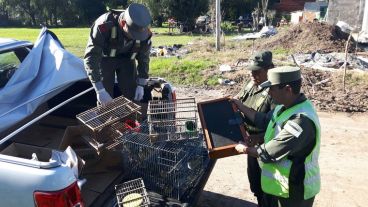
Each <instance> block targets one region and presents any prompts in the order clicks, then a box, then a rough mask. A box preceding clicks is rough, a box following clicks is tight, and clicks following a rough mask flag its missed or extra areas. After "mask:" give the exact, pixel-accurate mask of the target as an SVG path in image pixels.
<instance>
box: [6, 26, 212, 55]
mask: <svg viewBox="0 0 368 207" xmlns="http://www.w3.org/2000/svg"><path fill="white" fill-rule="evenodd" d="M50 30H51V31H52V32H54V33H55V34H56V36H58V38H59V39H60V41H61V42H62V44H63V45H64V47H65V48H66V49H67V50H68V51H69V52H71V53H73V54H75V55H76V56H78V57H80V58H82V57H83V55H84V50H85V48H86V44H87V40H88V36H89V31H90V28H86V27H85V28H53V29H50ZM40 31H41V30H40V29H35V28H6V29H0V37H3V38H12V39H17V40H27V41H30V42H33V43H34V42H35V41H36V39H37V37H38V34H39V33H40ZM152 31H153V32H156V33H157V34H154V35H153V36H152V43H153V46H161V45H173V44H182V45H186V44H188V43H189V42H193V41H195V39H198V38H201V39H211V38H213V37H212V36H211V35H209V36H208V35H188V34H177V33H174V34H172V35H169V34H167V32H168V28H152Z"/></svg>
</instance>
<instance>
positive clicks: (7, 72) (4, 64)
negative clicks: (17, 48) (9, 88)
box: [0, 51, 20, 88]
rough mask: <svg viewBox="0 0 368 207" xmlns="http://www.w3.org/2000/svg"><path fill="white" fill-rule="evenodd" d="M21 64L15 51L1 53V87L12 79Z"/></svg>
mask: <svg viewBox="0 0 368 207" xmlns="http://www.w3.org/2000/svg"><path fill="white" fill-rule="evenodd" d="M19 64H20V60H19V58H18V57H17V55H16V54H15V52H14V51H8V52H4V53H0V88H2V87H4V86H5V85H6V83H7V82H8V81H9V80H10V78H11V77H12V75H13V74H14V72H15V71H16V69H17V68H18V66H19Z"/></svg>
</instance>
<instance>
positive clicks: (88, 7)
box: [76, 0, 106, 24]
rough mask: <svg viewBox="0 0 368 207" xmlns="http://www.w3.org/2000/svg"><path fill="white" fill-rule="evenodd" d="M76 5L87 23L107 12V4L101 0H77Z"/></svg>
mask: <svg viewBox="0 0 368 207" xmlns="http://www.w3.org/2000/svg"><path fill="white" fill-rule="evenodd" d="M76 5H77V8H78V9H79V14H80V15H81V17H82V18H81V20H82V21H83V23H85V24H91V23H92V22H93V21H95V20H96V19H97V18H98V17H99V16H100V15H101V14H103V13H105V12H106V6H105V5H104V4H103V2H102V1H100V0H77V2H76Z"/></svg>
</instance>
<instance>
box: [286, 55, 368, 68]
mask: <svg viewBox="0 0 368 207" xmlns="http://www.w3.org/2000/svg"><path fill="white" fill-rule="evenodd" d="M294 57H295V60H296V62H297V63H298V65H301V66H304V67H307V68H313V69H322V70H324V69H327V70H328V69H333V68H334V69H340V68H342V67H343V66H344V63H345V54H344V53H335V52H334V53H328V54H321V53H318V52H313V53H311V54H295V55H294ZM288 61H289V62H293V59H292V57H291V56H289V57H288ZM347 68H349V69H361V70H367V71H368V61H367V60H366V58H364V57H363V56H357V55H355V54H348V56H347Z"/></svg>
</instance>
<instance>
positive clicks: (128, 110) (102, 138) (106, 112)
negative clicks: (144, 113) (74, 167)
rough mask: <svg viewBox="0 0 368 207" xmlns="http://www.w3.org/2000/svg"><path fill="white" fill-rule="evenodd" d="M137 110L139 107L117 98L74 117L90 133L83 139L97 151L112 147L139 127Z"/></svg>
mask: <svg viewBox="0 0 368 207" xmlns="http://www.w3.org/2000/svg"><path fill="white" fill-rule="evenodd" d="M139 110H140V106H139V105H137V104H135V103H133V102H132V101H130V100H128V99H127V98H125V97H124V96H119V97H117V98H115V99H113V100H112V101H111V102H110V103H108V104H107V105H105V106H96V107H94V108H92V109H89V110H87V111H85V112H82V113H80V114H78V115H77V116H76V117H77V119H78V120H79V121H80V122H81V123H82V124H83V125H84V126H85V127H87V128H88V129H90V131H91V133H90V136H87V137H84V138H85V139H87V141H88V142H89V143H90V145H92V146H93V147H94V148H95V149H96V150H99V148H101V147H102V146H103V147H106V146H113V144H114V143H115V142H119V141H120V139H118V138H119V137H121V136H122V135H123V134H124V133H125V132H127V131H128V130H130V129H132V128H135V127H136V126H137V125H139V123H138V122H137V120H138V119H139V118H140V112H139Z"/></svg>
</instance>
